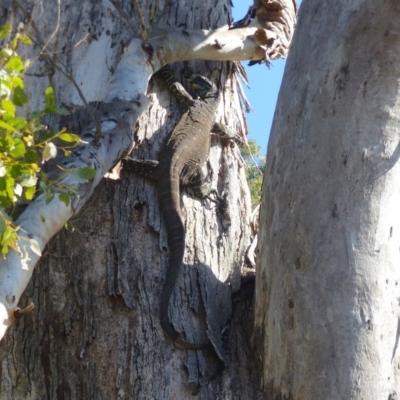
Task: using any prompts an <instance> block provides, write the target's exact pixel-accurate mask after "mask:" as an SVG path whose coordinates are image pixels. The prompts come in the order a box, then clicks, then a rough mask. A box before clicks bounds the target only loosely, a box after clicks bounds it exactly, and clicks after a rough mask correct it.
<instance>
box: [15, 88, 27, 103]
mask: <svg viewBox="0 0 400 400" xmlns="http://www.w3.org/2000/svg"><path fill="white" fill-rule="evenodd" d="M27 101H28V97H27V95H26V93H25V92H24V89H22V88H21V87H20V86H17V87H16V88H15V89H14V96H13V103H14V104H15V105H16V106H18V107H22V106H23V105H24V104H26V103H27Z"/></svg>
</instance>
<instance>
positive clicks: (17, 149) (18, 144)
mask: <svg viewBox="0 0 400 400" xmlns="http://www.w3.org/2000/svg"><path fill="white" fill-rule="evenodd" d="M25 153H26V148H25V143H24V142H23V141H22V140H21V139H18V138H15V139H13V141H12V147H11V150H10V154H11V155H12V156H13V157H14V158H18V157H22V156H23V155H24V154H25Z"/></svg>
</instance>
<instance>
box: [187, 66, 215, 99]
mask: <svg viewBox="0 0 400 400" xmlns="http://www.w3.org/2000/svg"><path fill="white" fill-rule="evenodd" d="M183 75H184V77H185V79H186V80H187V81H188V82H189V83H190V85H191V86H192V88H193V90H194V91H195V93H196V94H197V96H199V97H200V98H201V99H203V100H204V99H209V98H216V97H218V89H217V87H216V86H215V85H214V83H212V82H211V81H210V80H208V79H207V78H206V77H204V76H202V75H195V74H193V73H190V71H188V70H186V71H184V74H183Z"/></svg>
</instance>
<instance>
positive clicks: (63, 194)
mask: <svg viewBox="0 0 400 400" xmlns="http://www.w3.org/2000/svg"><path fill="white" fill-rule="evenodd" d="M58 198H59V199H60V201H62V202H63V203H64V204H65V205H66V206H67V207H68V206H69V202H70V200H71V199H70V197H69V194H68V193H67V192H61V193H60V195H59V196H58Z"/></svg>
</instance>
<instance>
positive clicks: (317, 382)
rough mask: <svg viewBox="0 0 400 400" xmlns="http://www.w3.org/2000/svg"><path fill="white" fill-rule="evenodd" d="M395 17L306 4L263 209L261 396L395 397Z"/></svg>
mask: <svg viewBox="0 0 400 400" xmlns="http://www.w3.org/2000/svg"><path fill="white" fill-rule="evenodd" d="M399 15H400V6H399V4H398V3H397V2H395V1H392V0H384V1H381V2H379V4H378V3H377V2H376V1H372V0H357V1H352V2H345V1H341V2H331V1H326V0H325V1H319V0H318V1H317V0H304V2H303V4H302V8H301V10H300V15H299V29H298V30H297V31H296V33H295V37H294V40H293V45H292V50H291V53H290V55H289V58H288V61H287V65H286V71H285V77H284V81H283V85H282V88H281V93H280V96H279V100H278V106H277V111H276V114H275V120H274V125H273V129H272V134H271V138H270V142H269V147H268V154H267V167H266V175H265V180H264V187H263V199H262V206H261V220H260V234H259V243H260V256H259V260H260V262H259V265H258V268H259V269H258V271H257V274H258V275H257V285H256V329H257V332H258V333H257V338H258V342H259V344H260V347H261V348H262V356H263V387H264V391H265V394H266V397H267V398H271V399H301V400H305V399H332V400H337V399H346V400H347V399H394V398H397V397H396V392H397V395H399V394H400V392H399V387H400V372H399V365H400V358H399V350H398V342H399V336H400V329H399V326H400V322H399V321H400V313H399V311H400V309H399V282H400V269H399V263H400V253H399V242H398V241H399V239H400V237H399V235H400V214H399V212H398V208H399V203H400V166H399V163H398V159H399V155H400V153H399V143H400V142H399V137H400V128H399V127H400V123H399V117H398V116H399V115H400V102H399V82H398V77H399V75H400V51H399V49H400V38H399V35H398V19H399Z"/></svg>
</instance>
